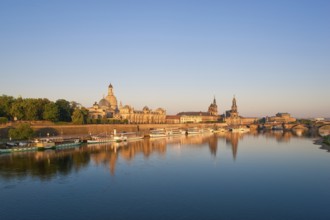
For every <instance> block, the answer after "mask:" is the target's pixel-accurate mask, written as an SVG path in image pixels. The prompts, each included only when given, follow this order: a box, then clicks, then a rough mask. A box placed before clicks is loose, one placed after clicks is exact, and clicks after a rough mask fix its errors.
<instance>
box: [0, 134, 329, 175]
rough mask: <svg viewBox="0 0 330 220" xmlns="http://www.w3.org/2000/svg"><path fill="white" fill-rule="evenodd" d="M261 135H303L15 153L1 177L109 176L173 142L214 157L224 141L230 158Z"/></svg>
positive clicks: (3, 162)
mask: <svg viewBox="0 0 330 220" xmlns="http://www.w3.org/2000/svg"><path fill="white" fill-rule="evenodd" d="M260 135H263V136H264V137H266V138H271V139H275V140H276V141H277V142H278V143H287V142H290V140H291V139H292V138H303V137H298V136H297V135H295V134H294V133H291V132H283V131H276V132H265V133H258V132H257V131H251V132H249V133H231V132H225V133H219V134H208V135H195V136H181V137H175V138H160V139H145V140H142V141H136V142H129V143H110V144H96V145H83V146H81V147H79V148H75V149H66V150H58V151H53V150H51V151H43V152H29V153H14V154H8V155H0V178H3V179H14V178H27V177H32V178H35V177H37V178H39V179H41V180H50V179H52V178H55V177H56V176H58V175H62V176H66V175H69V174H70V173H72V172H77V171H80V170H82V169H84V168H86V167H88V166H89V165H90V164H91V163H94V164H96V165H102V166H105V167H107V168H108V169H109V171H110V174H111V175H115V173H116V166H117V164H118V160H119V159H121V160H124V161H127V162H129V161H132V160H134V158H135V157H137V156H138V155H142V156H143V158H144V159H145V160H148V158H149V157H150V156H151V155H153V154H156V155H161V156H165V155H166V153H167V147H169V146H171V147H173V146H174V145H178V146H186V147H191V148H193V147H198V148H203V147H207V146H208V148H209V152H210V154H211V155H212V157H216V156H217V152H218V147H219V146H220V145H221V143H222V142H224V143H225V144H226V145H227V146H229V147H230V148H231V151H232V157H233V160H236V158H237V154H238V148H239V142H240V141H241V140H242V139H243V138H244V137H245V136H255V137H258V136H260ZM321 149H322V148H321ZM327 150H329V149H327Z"/></svg>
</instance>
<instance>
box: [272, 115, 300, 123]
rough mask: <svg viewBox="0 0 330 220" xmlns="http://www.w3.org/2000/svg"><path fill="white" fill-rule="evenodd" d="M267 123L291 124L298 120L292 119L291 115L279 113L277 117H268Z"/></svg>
mask: <svg viewBox="0 0 330 220" xmlns="http://www.w3.org/2000/svg"><path fill="white" fill-rule="evenodd" d="M266 120H267V122H274V123H290V122H295V121H297V119H295V118H293V117H291V115H290V114H289V113H277V114H276V115H275V116H272V117H267V118H266Z"/></svg>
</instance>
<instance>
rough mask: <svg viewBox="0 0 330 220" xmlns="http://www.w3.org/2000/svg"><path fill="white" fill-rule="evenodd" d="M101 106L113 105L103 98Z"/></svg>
mask: <svg viewBox="0 0 330 220" xmlns="http://www.w3.org/2000/svg"><path fill="white" fill-rule="evenodd" d="M99 106H100V107H109V108H110V107H111V105H110V103H109V102H108V101H107V100H106V99H101V100H100V101H99Z"/></svg>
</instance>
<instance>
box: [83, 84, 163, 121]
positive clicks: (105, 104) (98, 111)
mask: <svg viewBox="0 0 330 220" xmlns="http://www.w3.org/2000/svg"><path fill="white" fill-rule="evenodd" d="M88 111H89V118H91V119H107V118H109V119H110V118H113V119H119V120H127V121H128V123H141V124H147V123H151V124H159V123H166V111H165V110H164V109H162V108H158V109H156V110H154V111H153V110H151V109H149V108H148V107H144V108H143V110H140V111H139V110H135V109H134V108H133V107H131V106H129V105H125V106H122V105H120V106H119V108H118V102H117V98H116V96H115V95H114V89H113V86H112V85H111V84H110V85H109V87H108V95H107V96H106V97H103V98H102V99H101V100H100V101H99V102H98V103H97V102H95V103H94V105H93V106H92V107H90V108H88Z"/></svg>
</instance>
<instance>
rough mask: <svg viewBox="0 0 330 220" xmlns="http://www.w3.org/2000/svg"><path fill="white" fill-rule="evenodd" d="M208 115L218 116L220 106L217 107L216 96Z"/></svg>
mask: <svg viewBox="0 0 330 220" xmlns="http://www.w3.org/2000/svg"><path fill="white" fill-rule="evenodd" d="M208 113H209V114H210V115H213V116H217V115H218V106H217V101H216V100H215V96H214V99H213V103H211V105H210V107H209V110H208Z"/></svg>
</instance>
